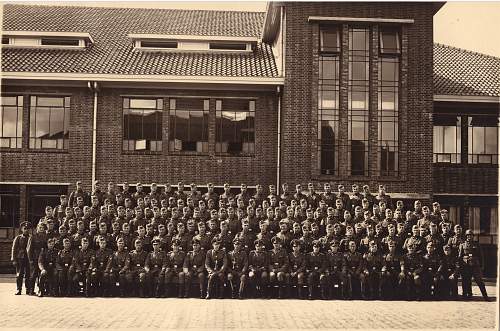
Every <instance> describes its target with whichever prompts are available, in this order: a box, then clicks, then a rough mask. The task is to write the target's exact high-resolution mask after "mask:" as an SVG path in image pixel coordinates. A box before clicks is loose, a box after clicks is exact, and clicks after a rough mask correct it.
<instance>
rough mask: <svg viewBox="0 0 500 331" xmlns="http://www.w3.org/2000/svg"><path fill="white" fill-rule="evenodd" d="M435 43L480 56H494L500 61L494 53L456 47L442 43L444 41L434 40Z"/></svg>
mask: <svg viewBox="0 0 500 331" xmlns="http://www.w3.org/2000/svg"><path fill="white" fill-rule="evenodd" d="M434 45H437V46H442V47H445V48H452V49H456V50H459V51H462V52H465V53H470V54H476V55H480V56H484V57H490V58H493V59H494V60H496V61H500V57H498V56H494V55H490V54H485V53H481V52H477V51H472V50H469V49H465V48H460V47H456V46H451V45H446V44H442V43H438V42H434Z"/></svg>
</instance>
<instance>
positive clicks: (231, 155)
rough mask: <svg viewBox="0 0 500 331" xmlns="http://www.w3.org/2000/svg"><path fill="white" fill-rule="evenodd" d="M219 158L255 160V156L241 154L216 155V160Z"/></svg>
mask: <svg viewBox="0 0 500 331" xmlns="http://www.w3.org/2000/svg"><path fill="white" fill-rule="evenodd" d="M218 157H224V158H228V157H234V158H255V154H245V153H241V154H217V153H216V154H215V158H218Z"/></svg>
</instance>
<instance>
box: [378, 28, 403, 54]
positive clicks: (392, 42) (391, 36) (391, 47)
mask: <svg viewBox="0 0 500 331" xmlns="http://www.w3.org/2000/svg"><path fill="white" fill-rule="evenodd" d="M381 34H382V45H380V46H381V48H382V51H389V52H395V51H398V50H399V47H398V33H397V32H396V31H382V32H381Z"/></svg>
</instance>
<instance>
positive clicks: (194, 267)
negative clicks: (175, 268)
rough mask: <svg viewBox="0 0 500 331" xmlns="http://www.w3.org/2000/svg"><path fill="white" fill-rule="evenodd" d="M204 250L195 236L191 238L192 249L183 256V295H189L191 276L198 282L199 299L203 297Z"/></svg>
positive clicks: (204, 279) (204, 275)
mask: <svg viewBox="0 0 500 331" xmlns="http://www.w3.org/2000/svg"><path fill="white" fill-rule="evenodd" d="M206 252H207V251H205V250H202V249H201V243H200V240H199V239H197V238H196V237H195V238H193V250H192V251H189V252H188V253H187V254H186V257H185V258H184V265H183V270H184V274H185V275H186V276H185V287H184V297H185V298H187V297H189V290H190V288H191V281H192V279H193V278H195V279H196V281H197V283H198V288H199V289H200V299H203V298H204V297H205V283H206V278H207V277H206V274H205V258H206Z"/></svg>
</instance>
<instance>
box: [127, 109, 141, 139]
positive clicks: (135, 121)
mask: <svg viewBox="0 0 500 331" xmlns="http://www.w3.org/2000/svg"><path fill="white" fill-rule="evenodd" d="M142 112H143V111H142V110H134V109H130V110H129V115H128V121H129V128H128V129H129V136H128V138H129V139H131V140H140V139H143V135H142Z"/></svg>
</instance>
